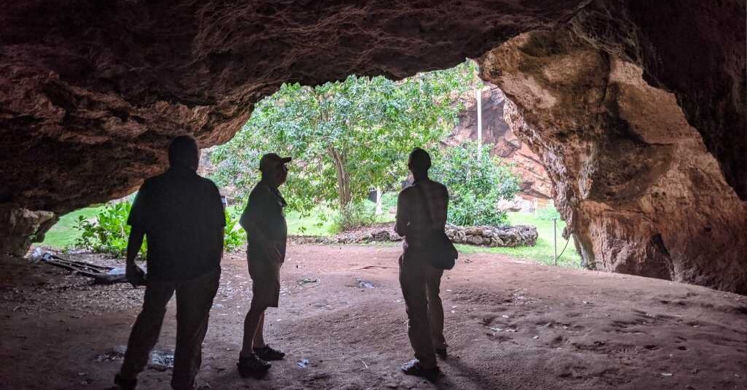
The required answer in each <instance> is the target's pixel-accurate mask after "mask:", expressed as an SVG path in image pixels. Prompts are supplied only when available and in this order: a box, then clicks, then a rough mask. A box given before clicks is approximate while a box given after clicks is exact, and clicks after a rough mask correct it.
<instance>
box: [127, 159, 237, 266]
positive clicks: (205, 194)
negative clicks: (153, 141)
mask: <svg viewBox="0 0 747 390" xmlns="http://www.w3.org/2000/svg"><path fill="white" fill-rule="evenodd" d="M127 223H128V224H129V225H131V226H133V227H138V228H141V229H142V230H143V231H144V232H145V237H146V239H147V243H148V254H147V260H148V278H149V279H154V280H188V279H192V278H195V277H198V276H201V275H203V274H206V273H208V272H211V271H214V270H216V269H219V268H220V260H221V257H222V255H223V229H224V226H225V225H226V220H225V215H224V213H223V204H222V203H221V198H220V193H219V192H218V188H217V187H216V186H215V184H213V182H212V181H210V180H208V179H205V178H203V177H200V176H199V175H198V174H197V172H195V171H194V170H192V169H189V168H183V167H172V168H170V169H169V170H168V171H166V172H165V173H164V174H162V175H158V176H155V177H152V178H150V179H148V180H146V181H145V183H143V185H142V187H140V191H139V192H138V194H137V196H136V198H135V202H134V203H133V205H132V209H131V210H130V217H129V219H128V220H127Z"/></svg>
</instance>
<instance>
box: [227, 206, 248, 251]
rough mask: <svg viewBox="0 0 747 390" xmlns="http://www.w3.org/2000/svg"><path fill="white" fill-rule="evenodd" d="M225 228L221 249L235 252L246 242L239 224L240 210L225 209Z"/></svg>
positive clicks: (244, 234)
mask: <svg viewBox="0 0 747 390" xmlns="http://www.w3.org/2000/svg"><path fill="white" fill-rule="evenodd" d="M225 214H226V228H225V230H224V232H225V233H224V235H223V249H224V250H226V251H228V252H235V251H237V250H239V249H241V248H242V247H243V246H244V245H245V244H246V233H244V229H242V228H241V226H240V225H239V219H240V217H241V211H240V210H237V209H227V210H226V211H225Z"/></svg>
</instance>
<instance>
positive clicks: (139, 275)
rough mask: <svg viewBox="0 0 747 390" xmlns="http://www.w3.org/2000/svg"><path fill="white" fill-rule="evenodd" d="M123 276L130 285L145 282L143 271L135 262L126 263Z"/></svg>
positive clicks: (135, 285)
mask: <svg viewBox="0 0 747 390" xmlns="http://www.w3.org/2000/svg"><path fill="white" fill-rule="evenodd" d="M125 276H126V277H127V281H128V282H130V284H131V285H132V287H137V286H140V285H143V284H145V283H144V282H145V271H143V269H142V268H140V267H138V266H137V265H135V263H134V262H133V263H128V264H127V268H125Z"/></svg>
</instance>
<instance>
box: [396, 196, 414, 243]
mask: <svg viewBox="0 0 747 390" xmlns="http://www.w3.org/2000/svg"><path fill="white" fill-rule="evenodd" d="M408 208H409V205H408V204H407V201H406V197H405V192H404V191H401V192H400V193H399V195H398V196H397V222H396V223H395V225H394V231H395V232H396V233H397V234H399V235H400V236H402V237H404V236H406V235H407V229H408V224H409V223H410V216H409V210H408Z"/></svg>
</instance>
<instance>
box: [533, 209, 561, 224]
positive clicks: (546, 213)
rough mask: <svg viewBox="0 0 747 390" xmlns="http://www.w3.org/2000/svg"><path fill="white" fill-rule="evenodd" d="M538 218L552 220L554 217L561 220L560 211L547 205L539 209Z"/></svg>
mask: <svg viewBox="0 0 747 390" xmlns="http://www.w3.org/2000/svg"><path fill="white" fill-rule="evenodd" d="M537 219H539V220H542V221H552V220H553V219H557V220H560V219H561V218H560V213H559V212H558V210H557V209H556V208H555V207H552V206H550V207H545V208H544V209H539V210H537Z"/></svg>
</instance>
